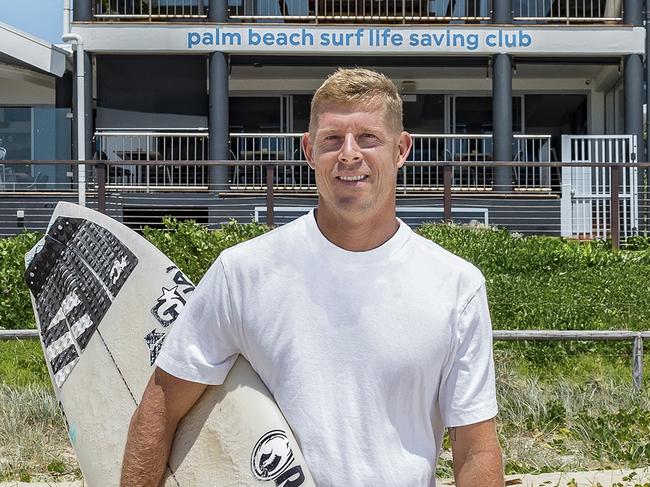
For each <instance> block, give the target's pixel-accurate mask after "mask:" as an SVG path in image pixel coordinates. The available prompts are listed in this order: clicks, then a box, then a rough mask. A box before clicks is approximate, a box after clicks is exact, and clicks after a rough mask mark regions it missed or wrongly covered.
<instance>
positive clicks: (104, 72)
mask: <svg viewBox="0 0 650 487" xmlns="http://www.w3.org/2000/svg"><path fill="white" fill-rule="evenodd" d="M642 7H643V5H642V2H641V0H227V1H226V0H157V1H155V2H154V1H146V0H76V1H75V2H74V14H73V21H72V23H71V25H70V31H71V33H72V34H73V36H71V37H69V38H70V39H72V40H73V44H76V45H77V47H78V46H81V45H82V46H83V49H77V53H78V54H80V55H81V56H82V57H83V59H84V67H85V69H84V72H85V73H84V75H85V76H84V79H83V90H82V91H83V94H84V96H83V97H82V98H83V105H84V106H85V124H84V128H85V130H83V131H81V132H83V133H84V135H81V137H82V138H84V139H85V140H84V142H85V146H86V151H85V158H86V159H92V158H96V159H98V160H102V161H106V162H107V193H106V208H107V211H108V212H109V214H111V215H112V216H114V217H116V218H118V219H121V220H123V221H125V222H126V223H127V224H130V225H133V226H138V225H139V224H141V223H144V222H148V223H154V222H156V221H159V220H160V218H161V215H163V214H172V215H175V216H178V217H191V218H194V219H197V220H199V221H201V222H204V223H208V224H211V225H213V224H218V223H219V222H221V221H224V220H226V219H227V218H228V217H230V216H234V217H237V218H239V219H242V220H246V219H250V218H251V217H253V216H254V215H261V216H262V218H263V214H264V212H265V211H266V210H265V205H266V200H265V191H266V174H267V172H266V169H265V168H266V166H267V165H271V164H272V165H274V167H273V169H272V170H273V176H274V189H275V199H274V205H275V206H276V220H278V219H279V220H280V221H282V220H283V219H286V218H292V217H295V216H296V215H297V214H299V213H300V212H302V211H304V208H308V207H310V206H313V205H314V204H315V186H314V180H313V174H312V173H311V172H310V170H309V169H308V168H307V167H306V166H305V165H304V163H301V161H302V159H303V158H302V154H301V150H300V145H299V134H301V133H302V132H303V131H305V130H306V128H307V123H308V114H309V102H310V94H311V93H312V92H313V91H314V89H315V88H317V87H318V85H319V84H320V83H321V81H322V80H323V79H324V77H326V76H327V74H328V73H330V72H332V71H333V70H334V69H335V68H336V67H338V66H352V65H356V66H368V67H371V68H375V69H378V70H381V71H383V72H385V73H386V74H388V75H389V76H390V77H391V78H392V79H394V80H395V81H396V82H397V84H398V86H399V87H400V88H401V90H402V92H403V99H404V108H405V127H406V129H407V130H409V131H410V132H411V133H413V134H415V145H414V148H413V151H412V155H411V161H412V164H410V165H409V166H408V167H406V168H405V169H404V170H403V172H402V173H401V174H400V178H399V180H398V205H399V208H400V215H401V216H402V217H403V218H405V219H407V220H408V221H410V222H412V223H417V222H418V221H422V220H431V219H439V218H440V217H441V215H442V213H441V206H442V192H443V183H444V178H443V170H442V168H440V167H432V166H427V164H426V163H427V162H428V161H434V162H435V161H448V162H456V163H464V165H463V166H462V167H459V166H457V167H454V169H453V173H452V179H451V186H452V195H453V209H454V210H453V217H454V219H457V220H460V221H468V220H479V221H489V222H490V223H494V224H499V225H506V226H508V227H509V228H512V229H513V230H518V231H522V232H526V233H548V234H557V235H559V234H564V235H568V236H570V235H573V236H583V237H586V238H591V237H604V236H606V235H607V234H608V231H609V230H608V226H607V225H608V221H609V216H608V212H609V210H608V209H607V208H606V205H605V204H603V199H602V198H603V197H606V196H607V195H606V194H605V193H607V192H608V189H607V184H608V183H607V181H609V179H608V178H609V172H608V171H609V170H608V169H602V168H601V169H589V168H585V169H582V168H564V169H560V168H552V167H550V166H549V164H548V163H549V162H552V161H560V160H564V161H583V162H589V161H592V162H607V161H612V162H615V161H616V162H630V161H642V160H647V159H646V157H645V155H644V150H645V149H644V141H643V127H644V125H643V124H644V122H643V104H644V102H645V99H644V64H643V61H644V53H645V50H646V47H645V46H646V30H645V27H644V24H643V16H642V14H643V8H642ZM77 64H78V63H77ZM69 83H72V78H69ZM60 89H61V90H64V89H66V88H64V87H63V86H61V88H60ZM67 89H68V91H69V88H67ZM70 98H71V99H72V100H73V101H75V102H76V100H77V99H78V98H77V97H76V96H74V97H70ZM79 99H81V98H79ZM74 104H75V103H72V104H70V106H69V107H68V108H70V109H73V108H75V107H73V106H72V105H74ZM78 131H79V129H78V126H77V129H75V133H76V132H78ZM596 135H598V136H603V137H600V138H597V137H595V136H596ZM604 136H606V137H604ZM208 159H209V160H238V161H246V164H241V165H233V166H230V167H223V166H222V167H219V166H214V165H212V166H208V165H205V164H201V161H204V160H208ZM134 161H138V162H137V163H134ZM142 161H148V162H149V164H143V163H142ZM159 161H178V164H176V165H173V164H169V163H167V164H166V165H161V164H159ZM186 161H191V162H192V163H191V164H188V163H187V162H186ZM275 161H285V162H282V163H277V162H275ZM491 161H516V162H517V161H518V162H530V163H533V162H534V163H539V165H536V166H534V167H515V168H513V167H509V166H508V167H506V166H499V165H498V164H496V163H495V164H491ZM470 163H476V165H475V166H473V165H471V164H470ZM603 171H604V172H603ZM67 173H70V169H69V168H68V170H67ZM88 177H89V180H88V188H87V191H88V194H89V204H95V203H94V199H93V198H94V196H93V195H94V194H95V193H94V191H95V187H96V184H95V183H96V181H95V180H94V179H93V178H94V177H95V175H94V173H93V171H92V170H89V176H88ZM646 185H647V180H646V179H645V178H644V173H643V171H641V170H637V169H625V170H624V177H623V183H622V188H621V194H622V196H621V198H622V201H623V210H622V214H621V218H622V233H623V236H628V235H633V234H636V233H638V232H644V231H647V224H646V223H645V222H646V218H645V213H646V212H647V198H646V199H645V200H644V198H643V195H644V191H645V190H646ZM41 193H42V192H41ZM639 195H641V197H640V196H639ZM47 196H48V195H47V194H40V195H39V196H38V198H43V197H47ZM29 197H32V198H36V196H35V195H24V196H23V197H22V198H23V199H24V198H29ZM639 201H640V202H641V203H640V202H639ZM644 201H645V206H644V204H643V202H644ZM12 225H13V226H14V227H15V223H13V222H10V223H7V224H6V226H7V227H11V226H12ZM644 225H646V226H645V227H644Z"/></svg>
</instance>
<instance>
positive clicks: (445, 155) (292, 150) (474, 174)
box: [230, 133, 551, 193]
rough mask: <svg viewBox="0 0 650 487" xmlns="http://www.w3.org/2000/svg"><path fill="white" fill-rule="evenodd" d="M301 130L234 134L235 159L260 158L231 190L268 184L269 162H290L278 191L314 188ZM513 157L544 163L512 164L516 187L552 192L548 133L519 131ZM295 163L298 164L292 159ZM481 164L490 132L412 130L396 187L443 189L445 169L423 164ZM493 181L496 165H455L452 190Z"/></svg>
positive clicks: (487, 155) (488, 155)
mask: <svg viewBox="0 0 650 487" xmlns="http://www.w3.org/2000/svg"><path fill="white" fill-rule="evenodd" d="M301 135H302V134H243V133H242V134H237V133H235V134H231V135H230V148H231V152H232V156H233V158H234V159H235V160H240V161H248V162H257V161H259V162H260V165H259V166H257V165H253V166H243V167H241V168H238V169H236V170H235V174H234V175H233V178H232V189H237V190H245V191H250V190H262V189H263V188H265V185H266V179H265V177H266V176H265V174H266V173H265V162H266V161H281V160H284V161H290V162H288V163H287V164H285V165H282V166H275V168H274V171H275V178H274V181H275V185H276V189H278V190H287V191H314V190H315V189H316V182H315V179H314V176H313V172H312V171H311V169H310V168H309V167H308V166H307V165H306V164H305V158H304V155H303V153H302V149H301V146H300V137H301ZM513 160H515V161H518V162H541V163H542V164H541V165H540V166H539V167H538V166H535V167H523V168H514V169H513V170H512V183H513V189H514V190H515V191H536V192H550V190H551V170H550V167H545V166H544V164H543V163H544V162H549V161H550V160H551V137H550V135H516V136H515V138H514V143H513ZM292 161H295V163H293V164H292V163H291V162H292ZM443 161H448V162H477V163H485V162H489V161H492V136H491V135H457V134H435V135H430V134H413V148H412V150H411V153H410V155H409V159H408V161H407V163H406V164H405V165H404V167H403V169H402V170H401V171H400V173H399V174H398V181H397V186H398V189H399V190H401V191H402V192H404V193H427V192H439V191H442V189H443V184H444V183H443V173H442V169H441V168H439V167H430V166H421V165H418V163H423V162H443ZM493 185H494V168H492V167H486V166H484V165H477V166H463V167H458V166H455V167H454V170H453V182H452V189H453V190H454V191H467V192H487V191H492V188H493Z"/></svg>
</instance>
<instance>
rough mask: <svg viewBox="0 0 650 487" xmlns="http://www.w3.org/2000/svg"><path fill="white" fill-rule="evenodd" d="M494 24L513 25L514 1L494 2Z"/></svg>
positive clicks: (496, 0) (499, 0)
mask: <svg viewBox="0 0 650 487" xmlns="http://www.w3.org/2000/svg"><path fill="white" fill-rule="evenodd" d="M492 23H493V24H512V0H494V3H493V11H492Z"/></svg>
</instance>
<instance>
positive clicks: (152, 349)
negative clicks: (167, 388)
mask: <svg viewBox="0 0 650 487" xmlns="http://www.w3.org/2000/svg"><path fill="white" fill-rule="evenodd" d="M165 336H166V333H161V332H159V331H156V329H155V328H154V329H153V330H151V331H150V332H149V333H148V334H147V335H146V336H145V337H144V341H145V342H147V346H148V347H149V365H153V364H154V363H155V362H156V359H157V358H158V354H159V353H160V349H161V348H162V346H163V343H164V342H165Z"/></svg>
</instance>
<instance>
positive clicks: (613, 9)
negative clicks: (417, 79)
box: [93, 0, 623, 24]
mask: <svg viewBox="0 0 650 487" xmlns="http://www.w3.org/2000/svg"><path fill="white" fill-rule="evenodd" d="M222 1H227V0H222ZM492 2H493V0H282V1H278V0H230V1H229V2H228V9H229V15H230V20H232V21H235V22H309V23H339V24H349V23H362V22H375V23H377V22H379V23H382V22H383V23H393V24H396V23H448V22H465V23H486V22H489V21H490V20H491V18H492V17H491V16H492ZM621 7H622V0H513V4H512V8H513V12H514V20H515V21H516V22H526V23H529V22H533V23H539V22H541V23H596V22H621V21H622V20H623V18H622V14H621ZM207 10H208V6H207V1H206V0H95V4H94V13H93V17H94V18H95V19H96V20H100V21H110V20H133V21H148V22H151V21H159V20H198V19H200V20H204V19H207Z"/></svg>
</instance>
